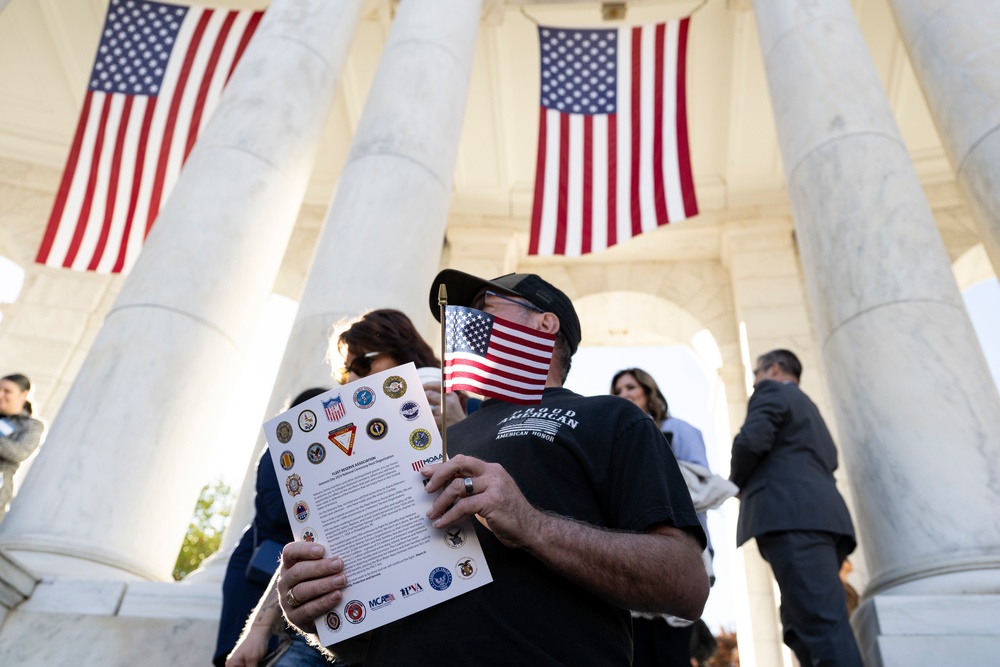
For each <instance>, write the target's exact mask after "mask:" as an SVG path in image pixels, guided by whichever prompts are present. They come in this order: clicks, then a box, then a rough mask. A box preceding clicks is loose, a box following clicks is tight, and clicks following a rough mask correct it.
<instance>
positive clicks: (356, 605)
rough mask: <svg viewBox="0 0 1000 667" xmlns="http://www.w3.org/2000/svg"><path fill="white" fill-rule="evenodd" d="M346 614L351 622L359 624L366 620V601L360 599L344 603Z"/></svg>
mask: <svg viewBox="0 0 1000 667" xmlns="http://www.w3.org/2000/svg"><path fill="white" fill-rule="evenodd" d="M344 615H345V616H347V620H348V622H350V623H354V624H358V623H360V622H361V621H363V620H365V603H364V602H361V601H360V600H351V601H350V602H348V603H347V604H346V605H344Z"/></svg>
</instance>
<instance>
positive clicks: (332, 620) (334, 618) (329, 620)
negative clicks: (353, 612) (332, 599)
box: [326, 611, 340, 632]
mask: <svg viewBox="0 0 1000 667" xmlns="http://www.w3.org/2000/svg"><path fill="white" fill-rule="evenodd" d="M326 627H328V628H330V629H331V630H333V631H334V632H336V631H337V630H340V614H338V613H337V612H335V611H331V612H330V613H328V614H327V615H326Z"/></svg>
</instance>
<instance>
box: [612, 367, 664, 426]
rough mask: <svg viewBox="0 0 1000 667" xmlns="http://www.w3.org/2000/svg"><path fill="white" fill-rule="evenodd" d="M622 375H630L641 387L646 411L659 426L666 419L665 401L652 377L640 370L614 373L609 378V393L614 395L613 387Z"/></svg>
mask: <svg viewBox="0 0 1000 667" xmlns="http://www.w3.org/2000/svg"><path fill="white" fill-rule="evenodd" d="M623 375H631V376H632V377H634V378H635V381H636V382H637V383H638V384H639V386H640V387H642V392H643V393H644V394H646V406H647V407H646V409H647V410H649V416H650V417H652V418H653V421H655V422H656V423H657V424H659V423H660V422H662V421H663V420H664V419H666V418H667V399H666V398H664V397H663V392H661V391H660V387H659V386H657V384H656V380H654V379H653V376H652V375H650V374H649V373H647V372H646V371H644V370H642V369H641V368H626V369H625V370H622V371H618V372H617V373H615V376H614V377H613V378H611V393H612V394H613V393H615V385H616V384H618V379H619V378H620V377H621V376H623Z"/></svg>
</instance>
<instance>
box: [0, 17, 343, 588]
mask: <svg viewBox="0 0 1000 667" xmlns="http://www.w3.org/2000/svg"><path fill="white" fill-rule="evenodd" d="M361 4H362V2H361V0H352V1H350V2H336V3H334V2H329V1H328V0H274V2H272V4H271V6H270V8H269V9H268V11H267V14H266V15H265V18H264V19H263V21H262V23H261V25H260V28H259V30H258V32H257V34H256V36H255V38H254V39H253V40H252V42H251V43H250V45H249V47H248V48H247V51H246V53H245V55H244V57H243V60H242V61H241V63H240V65H239V67H238V68H237V70H236V71H235V73H234V75H233V77H232V79H231V81H230V83H229V85H228V87H227V89H226V91H225V93H224V95H223V97H222V100H221V102H220V106H219V108H218V110H217V111H216V113H215V115H214V116H213V118H212V120H211V121H210V123H209V125H208V126H207V128H206V130H205V132H204V134H203V135H202V138H201V139H199V142H198V144H197V145H196V146H195V148H194V150H193V151H192V153H191V155H190V157H189V160H188V162H187V164H186V166H185V168H184V171H183V173H182V174H181V176H180V179H179V180H178V182H177V186H176V188H175V189H174V192H173V194H172V195H171V197H170V199H169V200H168V201H167V203H166V205H165V207H164V209H163V211H162V212H161V214H160V217H159V219H158V222H157V224H156V226H155V228H154V229H153V231H152V233H151V234H150V236H149V239H148V243H147V245H146V247H145V249H144V251H143V253H142V255H141V256H140V258H139V261H138V262H137V264H136V266H135V269H134V270H133V272H132V274H131V275H130V276H129V278H128V280H127V281H126V283H125V286H124V287H123V289H122V292H121V294H120V295H119V297H118V299H117V301H116V303H115V305H114V307H113V308H112V310H111V312H110V313H109V315H108V317H107V320H106V322H105V324H104V326H103V328H102V329H101V331H100V333H99V334H98V337H97V340H96V341H95V342H94V344H93V347H92V349H91V351H90V353H89V355H88V356H87V358H86V360H85V362H84V364H83V367H82V369H81V370H80V373H79V375H78V377H77V380H76V382H75V383H74V385H73V388H72V389H71V391H70V393H69V395H68V396H67V398H66V401H65V403H64V404H63V407H62V409H61V411H60V412H59V414H58V416H57V417H56V419H55V422H54V424H53V426H52V430H51V432H50V433H49V436H48V440H47V442H46V444H45V447H44V449H43V450H42V452H41V453H40V455H39V457H38V459H37V460H36V461H35V464H34V466H33V467H32V469H31V471H30V473H29V475H28V477H27V479H26V480H25V483H24V486H23V487H22V489H21V492H20V494H19V495H18V497H17V499H16V500H15V501H14V503H13V506H12V508H11V511H10V513H9V514H8V515H7V517H6V519H5V521H4V522H3V524H0V548H3V549H5V550H7V551H8V553H12V554H13V555H14V556H15V557H17V558H18V559H20V560H21V561H22V562H24V563H26V564H27V565H28V566H29V567H31V568H32V569H34V570H36V571H38V572H40V573H45V574H57V575H58V574H66V575H75V576H83V577H87V576H93V577H102V578H118V577H122V576H125V577H129V576H139V577H146V578H151V579H160V578H169V574H170V572H171V569H172V567H173V563H174V560H175V558H176V556H177V552H178V549H179V547H180V543H181V540H182V538H183V536H184V533H185V531H186V529H187V524H188V521H189V519H190V516H191V510H192V508H193V506H194V503H195V499H196V498H197V496H198V491H199V488H200V486H201V484H202V479H201V477H200V476H199V475H198V470H199V467H200V466H201V465H202V463H203V462H204V461H205V460H207V458H208V456H207V455H206V451H207V450H209V449H210V448H211V447H212V446H213V443H212V437H213V436H214V434H215V433H216V431H217V429H218V426H219V424H218V421H217V419H218V416H219V409H220V407H221V406H223V405H225V401H224V400H223V399H224V397H225V396H226V395H227V393H228V392H229V391H230V390H231V388H232V384H233V383H234V382H235V380H236V371H237V370H238V366H239V362H240V360H241V355H242V354H243V353H244V351H245V349H246V346H247V344H248V342H249V335H250V330H251V328H252V324H253V323H254V322H255V320H256V318H257V317H258V315H259V312H260V310H261V307H262V305H263V303H264V301H265V299H266V297H267V296H268V294H269V293H270V291H271V289H272V286H273V284H274V280H275V276H276V275H277V272H278V268H279V265H280V262H281V259H282V254H283V251H284V248H285V246H286V244H287V242H288V237H289V235H290V233H291V230H292V227H293V225H294V222H295V218H296V215H297V212H298V209H299V207H300V205H301V200H302V196H303V193H304V191H305V187H306V184H307V181H308V178H309V173H310V170H311V167H312V158H313V156H314V153H315V148H316V144H317V140H318V138H319V136H320V133H321V130H322V125H323V123H324V122H325V120H326V118H327V116H328V114H329V110H330V106H331V102H332V98H333V95H334V92H335V90H336V87H337V80H338V77H339V73H340V69H341V66H342V64H343V62H344V60H345V58H346V55H347V51H348V49H349V46H350V42H351V39H352V35H353V33H354V30H355V27H356V25H357V21H358V16H359V13H360V8H361Z"/></svg>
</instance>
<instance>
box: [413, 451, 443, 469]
mask: <svg viewBox="0 0 1000 667" xmlns="http://www.w3.org/2000/svg"><path fill="white" fill-rule="evenodd" d="M442 458H444V457H443V455H441V454H435V455H434V456H428V457H427V458H426V459H420V460H419V461H414V462H413V463H411V464H410V465H411V466H413V469H414V470H422V469H423V467H424V466H429V465H430V464H432V463H437V462H439V461H440V460H441V459H442Z"/></svg>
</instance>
